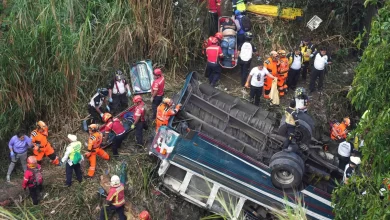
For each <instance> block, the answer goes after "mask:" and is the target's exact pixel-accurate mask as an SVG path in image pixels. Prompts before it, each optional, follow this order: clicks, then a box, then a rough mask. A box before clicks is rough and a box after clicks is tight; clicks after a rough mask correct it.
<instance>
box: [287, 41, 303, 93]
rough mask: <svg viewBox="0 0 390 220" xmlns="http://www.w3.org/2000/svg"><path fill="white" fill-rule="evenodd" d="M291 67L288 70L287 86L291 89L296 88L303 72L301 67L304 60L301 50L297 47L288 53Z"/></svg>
mask: <svg viewBox="0 0 390 220" xmlns="http://www.w3.org/2000/svg"><path fill="white" fill-rule="evenodd" d="M287 58H288V62H289V64H290V69H289V71H288V78H287V86H288V88H289V89H291V90H295V88H296V87H297V83H298V79H299V75H300V73H301V67H302V62H303V56H302V53H301V50H300V49H299V48H296V49H295V51H294V52H292V53H290V54H289V55H287Z"/></svg>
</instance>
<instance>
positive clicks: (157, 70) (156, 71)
mask: <svg viewBox="0 0 390 220" xmlns="http://www.w3.org/2000/svg"><path fill="white" fill-rule="evenodd" d="M153 75H155V76H161V75H162V71H161V69H155V70H154V71H153Z"/></svg>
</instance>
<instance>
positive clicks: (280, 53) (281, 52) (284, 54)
mask: <svg viewBox="0 0 390 220" xmlns="http://www.w3.org/2000/svg"><path fill="white" fill-rule="evenodd" d="M278 54H279V55H280V56H286V51H285V50H278Z"/></svg>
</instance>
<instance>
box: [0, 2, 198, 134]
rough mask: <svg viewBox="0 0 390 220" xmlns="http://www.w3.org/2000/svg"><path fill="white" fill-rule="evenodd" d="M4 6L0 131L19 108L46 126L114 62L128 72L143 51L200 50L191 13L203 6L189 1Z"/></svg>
mask: <svg viewBox="0 0 390 220" xmlns="http://www.w3.org/2000/svg"><path fill="white" fill-rule="evenodd" d="M8 7H11V8H10V9H9V11H10V14H9V15H8V17H6V18H5V23H7V24H8V26H7V31H5V32H4V33H3V38H1V39H0V57H1V58H0V66H1V68H0V113H1V116H0V125H1V126H0V138H1V137H4V135H6V134H9V133H10V132H13V131H14V130H16V129H17V127H18V126H19V125H20V124H21V123H23V119H25V118H26V114H27V115H30V114H31V118H32V119H34V120H36V119H38V118H39V119H45V120H49V125H52V126H51V128H52V129H53V128H54V127H53V125H55V124H61V123H62V122H63V119H64V116H66V115H72V116H77V115H78V113H77V112H78V111H77V107H78V106H81V105H80V104H79V103H80V101H83V102H84V103H86V101H87V99H88V98H89V96H90V95H91V94H92V93H93V92H94V90H95V88H96V87H97V86H98V85H99V86H103V85H105V82H106V81H107V80H108V78H109V77H110V76H111V74H110V71H112V70H113V69H115V68H125V70H126V71H128V65H129V64H130V63H132V62H135V61H137V60H141V59H145V58H149V59H152V60H153V62H154V63H158V64H159V65H162V66H166V67H168V68H169V67H185V66H187V65H190V64H191V63H192V62H193V61H194V60H195V59H196V58H197V57H198V55H199V51H200V50H199V51H198V50H197V49H194V48H200V45H201V40H200V39H201V34H202V26H203V24H202V22H199V21H198V19H197V18H200V17H202V13H204V12H203V11H202V10H201V7H200V6H199V5H198V3H197V1H193V2H192V1H179V4H178V5H177V6H174V4H173V1H172V0H153V1H151V0H148V1H139V0H114V1H112V0H91V1H81V0H67V1H55V0H40V1H32V0H14V1H12V2H11V3H10V4H9V6H8ZM189 12H190V13H189ZM190 48H191V49H190ZM103 82H104V83H103ZM78 104H79V105H78ZM82 107H85V104H84V105H82ZM59 114H61V116H60V117H55V116H56V115H59ZM50 122H51V123H50ZM60 122H61V123H60Z"/></svg>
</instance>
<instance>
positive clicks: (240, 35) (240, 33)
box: [234, 10, 245, 47]
mask: <svg viewBox="0 0 390 220" xmlns="http://www.w3.org/2000/svg"><path fill="white" fill-rule="evenodd" d="M234 13H235V15H236V19H235V21H234V22H235V23H236V27H237V47H240V46H241V45H242V44H243V43H244V42H245V31H244V29H243V28H242V27H241V19H242V18H243V17H244V16H245V15H243V14H242V13H241V12H240V11H239V10H236V11H235V12H234Z"/></svg>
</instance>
